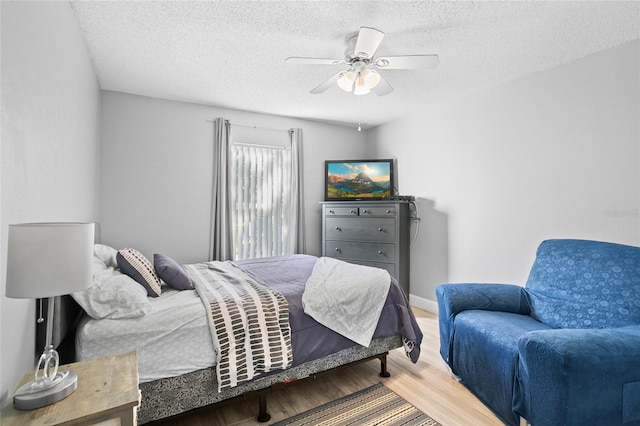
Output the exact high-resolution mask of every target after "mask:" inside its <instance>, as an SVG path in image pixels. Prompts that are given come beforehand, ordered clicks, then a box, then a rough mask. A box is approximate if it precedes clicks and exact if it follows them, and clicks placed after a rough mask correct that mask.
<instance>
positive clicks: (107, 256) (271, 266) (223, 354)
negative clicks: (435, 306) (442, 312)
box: [54, 245, 422, 424]
mask: <svg viewBox="0 0 640 426" xmlns="http://www.w3.org/2000/svg"><path fill="white" fill-rule="evenodd" d="M117 253H120V251H118V252H116V251H115V249H112V248H110V247H107V246H102V245H96V249H95V257H94V263H95V265H94V285H93V287H92V288H91V289H89V290H87V291H85V292H79V293H74V294H73V295H72V296H73V298H72V299H73V302H77V303H79V304H80V306H81V307H82V308H83V309H82V311H81V315H80V317H79V320H78V321H76V322H75V324H74V327H71V328H72V330H70V331H71V332H70V333H69V335H70V336H71V335H74V336H75V337H74V338H73V341H74V342H75V345H74V346H75V347H73V348H69V347H67V348H66V349H59V351H60V350H63V351H64V352H65V353H62V354H61V358H62V359H66V360H69V356H72V357H73V358H74V360H84V359H90V358H95V357H99V356H106V355H113V354H116V353H122V352H128V351H131V350H136V351H137V353H138V365H139V373H140V390H141V405H140V408H139V411H138V422H139V423H140V424H144V423H148V422H151V421H154V420H159V419H163V418H167V417H171V416H174V415H177V414H181V413H184V412H186V411H189V410H192V409H195V408H199V407H203V406H207V405H210V404H215V403H218V402H221V401H224V400H227V399H230V398H233V397H238V396H241V395H244V394H247V393H249V392H256V393H257V394H258V397H259V398H258V400H259V405H260V406H259V408H260V409H259V416H258V420H259V421H267V420H269V415H268V413H267V410H266V396H267V393H268V392H269V391H271V390H273V389H276V388H278V387H279V386H281V385H283V384H286V383H289V382H291V381H295V380H299V379H303V378H307V377H310V376H313V375H316V374H318V373H321V372H323V371H327V370H330V369H332V368H335V367H338V366H342V365H346V364H349V363H353V362H360V361H362V360H369V359H375V358H378V359H379V360H380V365H381V372H380V374H381V375H382V376H388V375H389V373H388V371H387V365H386V355H387V353H388V351H389V350H392V349H395V348H399V347H404V349H405V352H406V353H407V356H408V358H409V359H410V361H413V362H416V361H417V359H418V357H419V355H420V343H421V341H422V333H421V331H420V329H419V327H418V325H417V323H416V321H415V317H414V316H413V313H412V312H411V309H410V307H409V306H408V303H407V299H406V297H405V295H404V293H403V292H402V290H401V289H400V287H399V285H398V283H397V282H396V281H395V280H394V279H389V277H388V275H387V277H386V279H387V280H388V281H389V284H388V285H387V287H382V290H380V287H377V288H378V290H376V289H375V288H374V287H369V288H368V289H367V290H365V291H366V293H365V294H363V295H361V296H362V297H360V296H358V299H362V300H369V299H374V300H380V303H377V305H378V306H379V308H375V309H379V312H380V313H379V319H378V316H376V318H375V323H373V324H372V325H373V326H372V327H371V326H370V327H368V331H367V332H366V333H369V334H366V333H365V337H364V342H362V341H361V343H360V344H359V343H356V341H360V340H361V339H363V337H361V331H360V330H358V331H357V332H356V334H355V335H352V334H349V333H353V332H352V331H350V330H339V331H340V332H337V331H334V330H332V329H330V328H328V327H326V326H325V325H322V324H321V323H320V322H323V323H326V324H329V323H327V322H326V320H324V319H322V318H317V319H318V320H316V319H314V318H315V316H316V313H314V312H312V310H313V309H312V307H313V305H314V304H315V303H316V302H314V301H315V300H317V299H321V296H318V294H317V293H315V294H314V293H312V291H311V289H312V288H316V289H319V290H316V292H318V291H319V292H320V293H322V292H323V290H324V288H323V285H325V284H326V283H323V277H324V276H323V275H318V274H317V271H319V270H321V268H319V266H321V265H323V264H324V263H323V262H326V261H327V259H326V258H317V257H314V256H310V255H292V256H283V257H272V258H262V259H253V260H243V261H235V262H203V263H200V264H193V265H180V266H178V265H177V264H175V263H171V262H173V261H172V260H171V259H169V258H166V257H162V256H161V255H157V256H161V260H162V259H164V260H165V261H168V262H170V265H171V268H169V269H170V271H169V272H171V273H172V274H174V273H175V272H176V268H178V269H179V272H180V273H179V275H180V277H179V278H180V279H181V280H182V282H181V283H178V284H177V285H173V286H172V285H167V282H171V281H176V278H175V277H174V276H169V275H167V273H166V272H165V273H164V277H162V279H160V280H159V287H158V288H155V289H151V290H149V289H148V288H145V286H141V285H138V284H136V285H134V283H135V276H134V275H135V274H127V273H123V272H124V268H122V264H120V265H118V260H122V259H117ZM138 255H139V253H138ZM140 256H141V255H140ZM331 261H332V262H333V261H334V260H331ZM148 262H149V263H151V262H150V261H148ZM335 262H339V261H335ZM340 263H341V265H339V266H340V267H341V268H342V267H343V266H342V264H344V262H340ZM154 264H155V265H154V266H155V269H156V271H158V270H160V269H161V268H159V265H158V258H156V259H154ZM330 265H331V267H334V266H336V265H334V264H330ZM165 266H166V264H165ZM354 266H355V265H354ZM336 267H337V266H336ZM349 268H351V266H349ZM358 268H364V267H362V266H358ZM368 269H370V270H374V269H376V268H368ZM156 271H147V272H148V273H152V272H156ZM343 271H344V270H339V269H335V270H334V272H337V273H338V275H342V274H343ZM362 271H363V270H362V269H358V270H356V271H355V273H356V275H362ZM378 271H379V270H378ZM143 272H144V271H143ZM351 272H354V271H351ZM365 272H367V273H368V272H369V271H365ZM375 273H377V272H374V274H375ZM385 273H386V272H385ZM160 275H162V274H160ZM198 275H203V276H204V275H206V277H205V278H203V277H198ZM185 276H186V278H185ZM228 276H231V277H240V278H242V280H245V281H247V282H249V283H250V284H251V285H253V286H255V287H256V288H257V289H258V292H263V291H266V292H270V293H268V294H269V295H271V296H267V297H263V296H260V297H259V299H260V300H261V301H262V300H264V299H265V298H266V299H277V300H280V301H282V302H283V303H284V308H285V309H282V306H280V305H276V306H277V308H276V310H278V309H280V311H279V312H280V316H279V317H277V319H276V320H274V321H275V322H277V323H278V324H277V326H278V327H281V328H282V330H284V333H280V334H278V337H277V338H273V337H272V335H273V336H275V334H273V333H272V331H269V332H268V333H267V335H268V336H270V337H269V338H267V337H266V335H265V332H264V330H263V335H264V336H265V338H264V339H263V340H265V341H267V340H268V341H270V342H271V341H276V340H277V341H278V344H279V345H280V346H277V347H276V350H277V351H278V350H279V351H280V352H275V353H276V355H275V356H274V355H273V354H270V352H268V351H273V349H272V348H268V349H264V353H263V352H259V353H258V354H257V355H256V354H249V355H250V356H253V357H254V358H252V359H251V360H249V361H247V360H245V359H244V358H236V356H238V357H239V355H238V354H242V356H245V355H246V354H245V352H251V351H252V350H253V349H247V350H246V351H243V350H239V349H238V347H240V343H238V342H237V341H235V340H234V343H233V344H232V345H231V347H232V348H234V349H233V350H231V349H229V348H228V347H229V345H228V344H227V345H226V346H225V342H226V340H224V339H226V338H227V336H228V335H236V334H238V333H236V332H234V331H232V332H226V331H221V330H222V328H223V327H220V324H219V323H216V321H217V319H216V313H219V312H221V311H224V310H222V308H221V307H220V306H219V305H215V306H214V305H213V302H212V299H206V297H212V296H211V295H208V296H207V295H205V294H203V293H206V291H205V290H203V288H207V289H210V288H213V287H216V286H218V282H222V281H226V280H228V279H229V278H228ZM105 277H107V278H108V279H107V278H105ZM221 277H224V279H223V278H221ZM326 277H327V279H326V280H325V281H326V282H332V283H333V282H334V278H336V275H334V276H330V275H326ZM132 279H133V280H134V281H131V280H132ZM381 279H384V278H383V277H382V278H381V277H379V276H376V277H375V280H377V281H380V280H381ZM200 281H202V282H200ZM205 281H208V282H209V283H210V284H211V283H213V284H211V286H209V287H203V286H206V282H205ZM371 281H374V279H373V278H372V279H371ZM203 283H204V284H203ZM225 285H226V284H225ZM152 286H153V285H152ZM305 286H306V287H305ZM313 286H316V287H313ZM305 288H306V293H307V294H306V295H305ZM142 290H144V291H142ZM149 291H151V296H157V297H150V295H149V293H148V292H149ZM154 291H155V292H156V293H157V294H154V293H153V292H154ZM234 291H236V290H235V287H234ZM354 291H355V290H354ZM376 291H377V292H379V294H383V297H379V295H376V294H375V292H376ZM381 291H384V293H380V292H381ZM134 293H135V294H134ZM324 293H349V292H335V291H324ZM216 294H217V293H216ZM384 295H386V297H385V296H384ZM216 297H218V298H226V299H228V298H229V297H228V296H224V297H221V296H219V295H217V296H213V299H215V298H216ZM233 297H236V296H235V295H234V296H232V298H233ZM348 297H351V298H354V297H353V294H349V295H348ZM253 298H254V299H258V297H256V296H253ZM305 298H306V299H305ZM382 300H384V303H382ZM136 301H137V302H136ZM303 301H304V303H303ZM73 302H72V301H71V300H67V301H66V302H65V304H72V305H75V303H73ZM225 303H227V302H225ZM245 303H246V301H244V302H243V303H242V305H243V306H244V304H245ZM318 303H319V302H318ZM367 303H368V302H367ZM114 305H116V306H115V307H114ZM234 306H236V305H234ZM260 306H262V305H260ZM341 306H342V305H341ZM305 307H306V309H307V312H309V313H310V314H307V313H305ZM57 309H58V310H61V311H62V312H61V314H62V315H64V314H65V313H66V311H68V308H67V307H65V306H64V305H63V306H60V307H57ZM225 309H226V308H225ZM234 309H235V308H234ZM260 309H263V308H260ZM375 309H374V310H375ZM263 310H264V312H265V313H264V315H265V316H270V315H272V311H273V309H272V308H271V307H266V308H264V309H263ZM320 310H323V309H322V308H321V309H320ZM338 310H340V309H338ZM224 312H226V311H224ZM234 315H236V314H235V313H234V312H231V313H227V314H224V315H222V314H219V315H217V316H218V317H225V320H227V321H231V320H232V319H233V318H234ZM242 315H245V314H242ZM310 315H313V316H314V317H312V316H310ZM346 315H353V313H349V312H347V313H346ZM358 315H362V318H363V321H362V322H363V323H366V322H367V321H369V322H370V321H371V320H370V319H367V318H366V315H364V314H362V312H360V313H359V314H358ZM67 316H68V315H67ZM331 316H333V317H335V318H337V314H336V313H334V314H332V315H331ZM274 318H276V317H274ZM245 320H246V318H245ZM260 321H262V322H267V323H268V319H267V320H265V319H264V318H262V319H261V320H260ZM319 321H320V322H319ZM285 322H286V324H284V323H285ZM338 322H341V323H347V324H349V325H350V326H351V325H353V324H355V323H358V322H359V321H353V320H351V319H348V317H347V319H346V320H344V321H338ZM54 326H55V323H54ZM330 326H331V327H333V325H331V324H330ZM338 326H340V324H338ZM245 327H247V328H251V326H246V325H245ZM267 328H268V329H269V330H273V328H269V327H268V326H267ZM245 331H246V330H245ZM243 333H244V332H243ZM243 333H240V334H243ZM248 333H249V332H248V331H247V337H246V339H245V340H247V341H249V340H250V343H247V348H253V347H254V346H256V345H255V342H256V340H260V338H259V337H258V338H256V337H251V338H250V336H249V334H248ZM274 333H275V332H274ZM341 333H345V334H346V335H347V336H349V337H346V336H345V335H343V334H341ZM243 335H244V334H243ZM221 336H222V337H221ZM283 336H284V337H283ZM69 339H70V337H68V338H67V339H66V340H67V341H68V340H69ZM283 342H285V343H287V344H286V345H285V343H283ZM227 343H228V342H227ZM269 344H271V343H269ZM266 345H267V344H266V343H265V347H266ZM67 346H68V345H67ZM61 347H62V348H64V345H61ZM225 348H226V349H225ZM287 350H288V352H287ZM261 351H262V349H261ZM72 352H75V353H74V354H73V355H69V353H72ZM282 353H284V354H285V355H284V358H285V359H284V360H282V359H281V358H282V357H281V356H280V355H281V354H282ZM229 357H231V358H229ZM287 357H288V358H287ZM265 360H267V361H265ZM408 362H409V361H408ZM244 364H251V365H253V367H251V368H250V370H255V371H253V372H252V374H249V375H246V374H245V372H246V371H245V370H246V369H247V368H245V367H244ZM228 365H231V369H232V370H238V371H240V373H238V371H235V372H234V374H235V375H232V378H231V379H229V376H228V375H225V374H229V373H228V372H227V370H228V369H229V368H227V367H225V366H228ZM256 365H257V366H258V367H255V366H256ZM265 365H266V367H265ZM236 367H237V368H236ZM221 371H223V373H221Z"/></svg>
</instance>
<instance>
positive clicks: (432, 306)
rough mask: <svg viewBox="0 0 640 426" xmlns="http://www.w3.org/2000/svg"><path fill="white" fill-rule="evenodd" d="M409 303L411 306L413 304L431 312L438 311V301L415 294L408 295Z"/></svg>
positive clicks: (435, 312)
mask: <svg viewBox="0 0 640 426" xmlns="http://www.w3.org/2000/svg"><path fill="white" fill-rule="evenodd" d="M409 304H410V305H411V306H415V307H416V308H420V309H424V310H425V311H429V312H431V313H434V314H437V313H438V303H437V302H434V301H433V300H429V299H425V298H424V297H420V296H416V295H413V294H410V295H409Z"/></svg>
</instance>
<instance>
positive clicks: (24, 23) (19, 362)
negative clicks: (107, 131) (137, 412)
mask: <svg viewBox="0 0 640 426" xmlns="http://www.w3.org/2000/svg"><path fill="white" fill-rule="evenodd" d="M0 12H1V15H2V23H1V28H2V49H1V50H2V61H1V62H2V130H1V132H2V133H1V139H0V141H1V149H0V157H1V164H2V171H1V185H0V201H1V208H0V243H1V252H2V261H1V263H0V265H1V270H0V281H1V283H2V284H1V289H2V291H1V295H0V333H1V334H0V348H1V349H0V405H2V404H3V403H4V402H5V401H6V400H7V397H8V396H9V395H10V393H11V392H13V390H14V388H15V386H16V385H17V383H18V381H19V379H20V378H22V375H23V374H24V373H25V372H27V371H29V370H32V369H33V368H34V362H33V354H34V339H35V337H34V333H35V331H34V330H35V321H34V315H35V302H34V301H33V300H22V299H8V298H6V297H5V296H4V294H5V279H6V278H5V265H6V258H7V256H6V248H7V235H6V230H7V227H8V225H9V224H11V223H21V222H47V221H83V222H84V221H87V222H91V221H97V220H98V219H99V218H98V175H99V160H98V156H99V139H98V137H99V127H100V126H99V106H100V105H99V96H100V92H99V88H98V82H97V80H96V77H95V74H94V71H93V66H92V64H91V60H90V59H89V55H88V52H87V50H86V48H85V45H84V41H83V39H82V35H81V33H80V30H79V28H78V26H77V24H76V21H75V18H74V16H73V13H72V11H71V7H70V6H69V3H67V2H1V3H0ZM34 267H37V265H34ZM52 284H54V283H52ZM40 349H42V348H40Z"/></svg>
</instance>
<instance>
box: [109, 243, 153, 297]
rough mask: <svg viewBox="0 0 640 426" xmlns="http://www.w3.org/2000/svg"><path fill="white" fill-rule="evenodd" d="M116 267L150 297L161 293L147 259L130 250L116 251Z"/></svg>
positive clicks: (151, 266)
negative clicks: (140, 286) (142, 288)
mask: <svg viewBox="0 0 640 426" xmlns="http://www.w3.org/2000/svg"><path fill="white" fill-rule="evenodd" d="M116 260H117V261H118V267H119V268H120V270H121V271H122V272H124V273H125V274H127V275H129V276H130V277H131V278H133V279H134V280H136V281H137V282H138V283H140V284H141V285H142V286H143V287H144V288H145V289H146V290H147V294H148V295H149V296H151V297H158V296H160V293H161V291H162V290H161V288H160V278H159V277H158V274H156V271H155V269H153V265H152V264H151V262H149V259H147V258H146V257H144V255H143V254H142V253H140V252H139V251H137V250H134V249H132V248H124V249H121V250H118V254H117V255H116Z"/></svg>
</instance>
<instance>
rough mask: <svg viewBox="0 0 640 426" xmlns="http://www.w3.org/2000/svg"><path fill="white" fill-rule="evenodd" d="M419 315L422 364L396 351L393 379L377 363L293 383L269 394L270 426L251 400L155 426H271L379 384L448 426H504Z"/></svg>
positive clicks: (426, 316) (428, 316)
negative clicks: (457, 374) (459, 375)
mask: <svg viewBox="0 0 640 426" xmlns="http://www.w3.org/2000/svg"><path fill="white" fill-rule="evenodd" d="M414 313H415V314H416V318H417V320H418V323H419V324H420V328H421V329H422V333H423V334H424V339H423V341H422V346H421V355H420V359H419V360H418V362H417V363H416V364H413V363H411V361H410V360H409V359H408V358H407V357H406V355H405V354H404V350H403V349H402V348H398V349H395V350H393V351H391V352H390V353H389V356H388V357H387V359H388V368H389V372H390V373H391V377H389V378H382V377H380V376H378V373H379V372H380V362H379V361H377V360H373V361H368V362H365V363H361V364H357V365H352V366H346V367H341V368H338V369H335V370H333V371H330V372H327V373H322V374H320V375H319V376H317V377H316V378H309V379H306V380H301V381H299V382H294V383H291V384H288V385H285V386H284V387H282V388H281V389H278V390H276V391H274V392H271V393H269V395H268V397H267V409H268V412H269V414H271V421H269V422H267V423H258V422H257V421H256V415H257V414H258V399H257V397H256V396H248V397H243V398H241V399H238V400H235V401H233V402H230V403H227V404H224V405H221V406H218V407H209V408H203V409H199V410H196V411H193V412H190V413H189V414H187V415H182V416H177V417H174V418H171V419H166V420H163V421H158V422H154V423H151V425H153V426H160V425H163V426H165V425H176V426H200V425H202V426H205V425H206V426H227V425H243V426H245V425H247V426H248V425H269V424H272V423H274V422H277V421H280V420H283V419H286V418H288V417H291V416H293V415H295V414H298V413H301V412H304V411H306V410H309V409H311V408H314V407H317V406H319V405H322V404H325V403H327V402H330V401H333V400H334V399H337V398H340V397H342V396H345V395H348V394H350V393H353V392H355V391H357V390H360V389H363V388H365V387H368V386H371V385H374V384H376V383H378V382H382V383H384V384H385V385H386V386H388V387H389V388H391V389H393V391H394V392H396V393H397V394H399V395H401V396H402V397H403V398H404V399H406V400H407V401H409V402H411V403H412V404H413V405H415V406H416V407H418V408H419V409H420V410H422V411H423V412H425V413H427V414H428V415H429V416H431V417H432V418H433V419H434V420H437V421H438V422H440V423H441V424H442V425H443V426H456V425H461V426H462V425H464V426H467V425H474V426H493V425H496V426H497V425H502V422H500V420H498V418H497V417H496V416H495V415H494V414H493V413H491V411H490V410H489V409H488V408H486V407H485V406H484V405H483V404H482V403H481V402H480V401H479V400H478V399H477V398H476V397H475V396H473V395H472V394H471V393H470V392H469V391H468V390H467V389H466V388H465V387H464V386H462V385H461V384H460V383H458V382H457V381H456V380H455V379H453V377H452V376H451V373H450V372H449V370H448V368H447V366H446V365H445V363H444V361H442V358H441V357H440V354H439V352H438V351H439V347H440V346H439V341H438V318H437V316H436V315H434V314H432V313H430V312H427V311H423V310H420V309H417V308H414Z"/></svg>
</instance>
